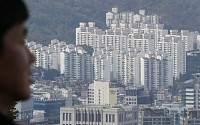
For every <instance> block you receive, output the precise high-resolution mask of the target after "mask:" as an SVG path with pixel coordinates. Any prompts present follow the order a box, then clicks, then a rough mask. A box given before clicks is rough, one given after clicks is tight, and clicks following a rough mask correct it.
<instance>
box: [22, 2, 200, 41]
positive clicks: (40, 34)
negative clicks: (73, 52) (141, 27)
mask: <svg viewBox="0 0 200 125" xmlns="http://www.w3.org/2000/svg"><path fill="white" fill-rule="evenodd" d="M25 2H26V3H27V5H28V7H29V10H30V13H31V14H30V15H31V17H30V19H29V21H28V23H27V24H28V27H29V35H28V40H29V41H36V42H37V43H42V44H44V45H47V44H48V43H49V42H50V40H51V39H55V38H56V39H59V40H61V41H65V42H66V43H73V44H75V28H76V27H78V26H79V22H89V21H92V22H95V23H96V26H98V27H99V28H102V29H105V28H106V24H105V15H106V12H108V11H111V9H112V7H118V8H119V11H120V12H122V11H133V12H135V13H138V10H139V9H145V10H146V13H147V15H148V14H158V15H159V17H160V18H159V19H160V23H163V24H165V28H166V29H179V30H181V29H187V30H190V31H200V7H199V6H200V0H167V1H166V0H25Z"/></svg>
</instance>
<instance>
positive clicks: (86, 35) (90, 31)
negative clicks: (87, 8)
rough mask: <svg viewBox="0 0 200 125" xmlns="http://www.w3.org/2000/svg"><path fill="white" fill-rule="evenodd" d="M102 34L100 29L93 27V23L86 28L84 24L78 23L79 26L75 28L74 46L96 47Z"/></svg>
mask: <svg viewBox="0 0 200 125" xmlns="http://www.w3.org/2000/svg"><path fill="white" fill-rule="evenodd" d="M103 33H104V32H103V31H102V30H101V29H98V28H97V27H95V23H94V22H89V23H88V26H86V23H80V26H79V27H78V28H76V45H77V46H78V45H87V46H92V47H98V46H99V43H101V35H102V34H103Z"/></svg>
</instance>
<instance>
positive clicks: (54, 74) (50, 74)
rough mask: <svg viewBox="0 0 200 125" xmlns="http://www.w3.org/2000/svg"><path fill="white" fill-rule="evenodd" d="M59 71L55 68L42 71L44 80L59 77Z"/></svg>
mask: <svg viewBox="0 0 200 125" xmlns="http://www.w3.org/2000/svg"><path fill="white" fill-rule="evenodd" d="M59 76H60V73H59V72H58V70H56V69H49V70H45V71H44V79H45V80H54V77H59Z"/></svg>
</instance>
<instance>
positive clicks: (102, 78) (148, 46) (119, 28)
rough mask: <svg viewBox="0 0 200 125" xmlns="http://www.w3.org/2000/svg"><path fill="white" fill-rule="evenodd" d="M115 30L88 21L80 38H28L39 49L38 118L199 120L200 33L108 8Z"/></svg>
mask: <svg viewBox="0 0 200 125" xmlns="http://www.w3.org/2000/svg"><path fill="white" fill-rule="evenodd" d="M106 25H107V29H105V30H103V29H100V28H98V27H96V26H95V22H88V23H85V22H80V25H79V27H77V28H76V45H73V44H66V42H64V41H59V40H58V39H59V38H57V39H53V40H51V42H50V44H49V45H47V46H45V45H42V44H38V43H37V42H34V41H29V40H27V41H26V44H27V46H28V48H29V49H30V51H31V52H32V53H33V54H34V55H35V57H36V61H35V63H34V65H33V71H34V74H33V76H32V78H33V84H32V85H31V91H32V98H30V99H29V100H27V101H24V102H18V103H17V105H16V109H17V110H18V111H19V113H18V117H17V118H16V120H15V121H16V122H17V123H19V124H31V125H48V124H60V125H100V124H101V125H199V124H200V110H199V108H200V104H199V103H200V51H199V50H200V34H199V33H198V32H197V31H189V30H180V31H179V30H172V29H171V30H168V29H164V24H160V23H159V15H156V14H152V15H146V12H145V10H139V12H132V11H125V12H119V11H118V8H112V11H110V12H107V13H106Z"/></svg>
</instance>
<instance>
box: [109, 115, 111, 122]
mask: <svg viewBox="0 0 200 125" xmlns="http://www.w3.org/2000/svg"><path fill="white" fill-rule="evenodd" d="M109 122H111V114H110V115H109Z"/></svg>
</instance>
